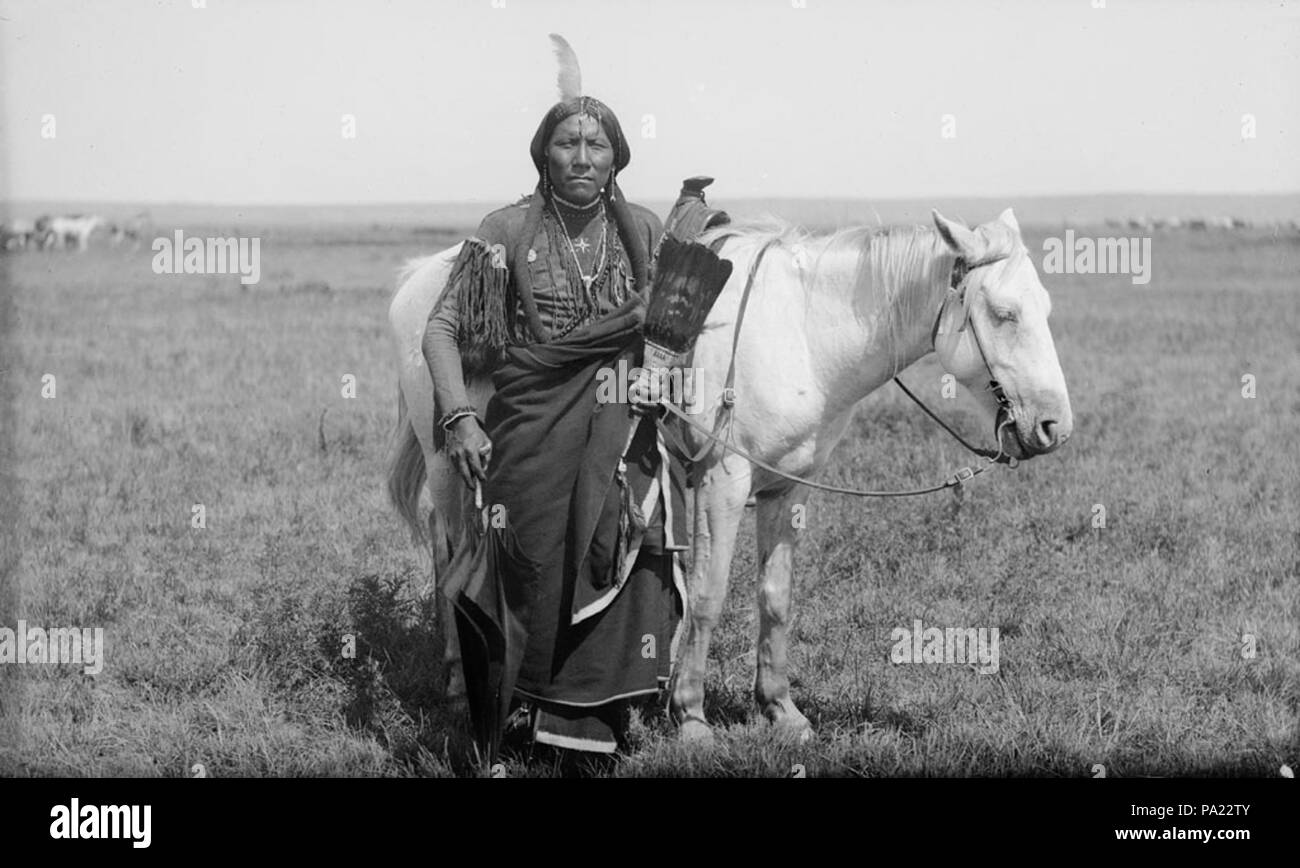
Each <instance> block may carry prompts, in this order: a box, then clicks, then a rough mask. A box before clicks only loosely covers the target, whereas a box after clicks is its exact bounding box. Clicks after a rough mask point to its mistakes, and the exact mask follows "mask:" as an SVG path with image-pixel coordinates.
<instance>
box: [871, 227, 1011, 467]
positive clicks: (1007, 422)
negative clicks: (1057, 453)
mask: <svg viewBox="0 0 1300 868" xmlns="http://www.w3.org/2000/svg"><path fill="white" fill-rule="evenodd" d="M1010 256H1011V254H1010V253H997V254H993V255H990V256H986V257H984V258H983V259H979V260H976V261H975V262H967V261H966V260H965V259H963V258H961V257H958V258H957V259H956V261H954V262H953V264H952V277H951V279H950V280H949V281H948V289H947V291H946V292H945V294H944V299H943V303H942V304H941V305H939V312H938V313H937V314H935V317H934V325H933V326H932V327H931V328H930V346H931V348H934V349H937V348H938V345H937V341H938V338H939V324H940V323H941V322H942V321H943V316H944V314H945V313H946V312H947V310H948V305H950V304H954V303H955V304H961V305H963V306H965V307H966V315H965V316H964V317H962V322H961V326H960V327H959V328H958V329H957V331H958V332H959V333H960V332H964V331H966V329H967V328H969V329H970V333H971V337H972V338H973V339H974V341H975V349H977V350H979V354H980V361H982V362H983V363H984V369H985V370H986V371H988V372H989V384H988V386H986V387H985V388H986V389H987V390H988V391H990V392H992V393H993V398H994V400H996V401H997V403H998V409H999V410H1001V411H1002V413H1003V414H1004V418H1003V420H1002V422H1000V423H999V424H998V427H997V431H996V433H995V436H996V438H997V441H998V448H997V449H987V448H985V447H982V446H973V445H971V444H970V443H968V442H966V439H965V438H964V437H962V436H961V435H960V434H958V433H957V432H956V431H954V430H953V429H952V428H950V427H949V426H948V424H947V423H946V422H944V421H943V420H942V419H940V418H939V417H938V416H937V415H935V413H934V412H933V411H932V410H931V409H930V408H929V407H927V406H925V403H924V402H923V401H922V400H921V399H920V398H918V397H916V395H914V394H912V390H911V389H909V388H907V386H905V385H903V381H902V380H900V379H899V378H898V376H897V375H895V376H894V383H895V384H896V385H897V386H898V388H900V389H902V390H903V394H904V395H907V397H909V398H911V399H912V400H913V401H914V402H915V403H916V405H917V406H918V407H920V408H921V409H922V410H924V411H925V414H926V415H927V416H929V417H930V418H931V419H933V420H934V421H935V422H937V423H939V427H941V428H943V430H945V431H947V432H948V433H949V434H951V435H952V436H953V438H954V439H955V440H956V441H957V442H958V443H960V444H961V445H962V446H965V447H966V448H967V449H968V450H970V451H971V452H973V453H975V454H976V455H979V456H980V457H982V458H987V459H989V460H990V461H993V462H996V463H998V464H1006V465H1007V466H1008V467H1012V468H1014V467H1015V466H1016V464H1017V463H1018V462H1017V461H1016V459H1014V458H1012V457H1011V456H1010V455H1007V454H1006V453H1005V452H1003V451H1002V431H1003V429H1005V428H1007V427H1008V426H1012V425H1014V424H1015V412H1014V410H1013V408H1012V406H1011V399H1010V398H1008V397H1007V393H1006V390H1004V389H1003V388H1002V384H1001V383H999V382H998V380H997V377H995V376H994V375H993V366H992V365H990V364H989V358H988V356H987V355H985V353H984V344H983V342H981V341H980V333H979V329H977V328H975V323H974V322H973V321H972V320H971V317H970V306H969V305H967V303H966V292H967V283H968V282H969V279H970V275H971V273H972V272H974V271H975V270H976V269H979V268H983V267H984V266H986V265H993V264H994V263H996V262H1002V261H1003V260H1004V259H1007V258H1009V257H1010ZM1013 431H1014V429H1013Z"/></svg>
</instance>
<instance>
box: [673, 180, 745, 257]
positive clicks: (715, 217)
mask: <svg viewBox="0 0 1300 868" xmlns="http://www.w3.org/2000/svg"><path fill="white" fill-rule="evenodd" d="M712 183H713V179H712V178H709V177H706V176H704V175H696V176H695V177H693V178H687V179H686V180H685V181H683V182H682V192H681V193H680V194H679V195H678V196H677V201H676V202H674V203H673V209H672V211H670V212H669V213H668V222H667V224H665V225H664V235H671V236H672V237H673V238H676V239H677V240H678V241H684V242H691V241H694V240H695V239H696V238H698V237H699V236H700V234H701V233H703V232H704V230H706V229H712V228H713V227H714V226H722V225H723V224H726V223H730V222H731V217H729V216H728V215H727V212H726V211H719V210H718V209H717V208H710V207H709V205H708V203H707V202H705V201H704V188H705V187H707V186H709V185H710V184H712Z"/></svg>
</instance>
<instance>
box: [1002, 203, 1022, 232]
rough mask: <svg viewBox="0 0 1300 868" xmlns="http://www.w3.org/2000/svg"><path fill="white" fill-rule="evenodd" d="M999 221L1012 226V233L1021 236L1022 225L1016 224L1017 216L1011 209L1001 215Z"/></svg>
mask: <svg viewBox="0 0 1300 868" xmlns="http://www.w3.org/2000/svg"><path fill="white" fill-rule="evenodd" d="M998 219H999V220H1001V221H1002V222H1003V223H1005V224H1006V225H1008V226H1010V227H1011V231H1012V232H1014V233H1016V234H1017V235H1019V234H1020V224H1019V223H1017V222H1016V215H1015V214H1014V213H1013V212H1012V210H1011V209H1010V208H1008V209H1007V210H1005V211H1003V212H1002V213H1001V214H999V215H998Z"/></svg>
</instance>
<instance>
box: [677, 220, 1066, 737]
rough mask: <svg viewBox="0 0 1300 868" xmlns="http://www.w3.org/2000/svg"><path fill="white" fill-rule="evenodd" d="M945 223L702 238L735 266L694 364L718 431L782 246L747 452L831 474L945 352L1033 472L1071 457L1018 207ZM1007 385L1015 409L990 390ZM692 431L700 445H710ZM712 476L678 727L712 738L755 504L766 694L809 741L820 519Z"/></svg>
mask: <svg viewBox="0 0 1300 868" xmlns="http://www.w3.org/2000/svg"><path fill="white" fill-rule="evenodd" d="M933 216H934V222H935V229H929V228H915V229H895V230H890V231H883V232H874V231H871V230H861V229H860V230H846V231H841V232H838V233H835V234H834V235H831V236H824V237H812V236H808V235H805V234H802V233H797V232H793V231H790V230H788V229H777V230H775V231H773V230H770V229H769V230H764V229H762V228H756V227H748V228H745V227H740V228H735V227H725V226H724V227H721V228H719V229H716V230H713V231H711V232H710V233H708V234H706V235H705V236H704V237H703V238H701V241H704V242H710V241H712V240H714V239H723V238H725V241H724V242H723V246H722V248H721V253H720V255H721V256H723V257H724V258H727V259H730V260H731V261H732V263H733V265H734V270H733V272H732V278H731V281H730V282H729V283H728V285H727V287H726V288H725V289H724V290H723V293H722V295H721V297H720V298H719V300H718V302H717V304H716V305H715V306H714V308H713V311H712V313H711V314H710V316H709V319H708V321H707V322H706V324H705V331H704V334H703V335H702V336H701V337H700V339H699V342H698V343H697V345H696V350H695V357H694V359H693V361H692V365H693V366H694V367H695V368H697V369H699V370H702V371H703V372H704V376H703V377H700V378H699V379H700V380H701V381H702V385H701V386H699V387H698V389H697V391H698V393H699V398H700V400H701V402H702V406H703V407H704V408H705V410H706V412H705V413H704V418H706V419H709V418H712V414H713V413H714V412H716V408H718V407H719V406H720V405H721V401H722V390H723V386H724V379H725V374H724V373H723V372H725V371H726V370H727V369H728V366H729V364H730V363H731V354H732V342H733V336H734V334H735V327H736V319H737V312H738V309H739V307H740V298H741V294H742V289H743V284H744V281H745V279H746V273H747V272H748V271H749V269H750V264H751V262H752V261H753V259H754V257H755V256H756V254H757V253H758V252H759V250H760V249H762V248H763V247H765V246H768V245H771V246H770V247H769V249H768V250H767V252H766V254H765V257H764V259H763V262H762V265H761V268H760V270H759V272H758V273H757V275H756V276H755V279H754V285H753V288H752V291H751V297H750V300H749V304H748V307H747V310H746V313H745V317H744V320H743V324H742V327H741V330H740V336H739V341H738V343H737V345H736V351H735V383H734V389H735V392H734V394H735V406H734V411H733V413H734V417H733V421H732V432H733V435H732V436H733V442H734V443H735V444H736V445H737V446H738V447H740V448H741V449H743V450H744V451H745V452H747V453H749V454H750V455H752V456H753V457H754V458H757V459H759V460H760V461H762V462H763V463H765V464H768V465H770V466H774V467H775V468H777V469H778V470H780V471H783V472H785V473H788V474H790V475H793V476H797V477H800V478H803V479H807V478H809V477H811V476H813V475H815V474H816V473H817V472H818V471H819V470H820V469H822V468H823V467H825V465H826V463H827V462H828V460H829V459H830V455H831V450H832V449H833V448H834V446H835V444H836V443H838V442H839V440H840V438H841V437H842V436H843V434H844V432H845V430H846V429H847V427H848V425H849V422H850V420H851V419H852V416H853V411H854V408H855V406H856V405H857V404H858V402H859V401H861V400H862V399H863V398H865V397H866V396H867V395H868V394H870V393H871V392H873V391H875V390H876V389H877V388H879V387H880V386H881V385H883V384H884V383H886V382H888V381H889V380H890V379H891V378H892V377H893V376H894V375H895V374H896V373H898V372H900V371H902V370H903V369H905V368H907V367H908V366H909V365H911V364H913V363H914V362H916V361H918V360H919V359H921V358H922V357H924V356H926V355H928V354H929V353H930V352H931V351H937V352H938V356H939V361H940V363H941V364H942V366H943V367H944V369H945V370H946V371H948V372H949V373H951V374H953V375H954V377H956V379H957V380H958V381H959V382H961V383H962V384H963V385H964V386H966V387H967V388H968V389H969V390H970V391H971V392H972V393H973V394H974V395H975V396H976V397H977V398H978V399H979V400H980V403H981V406H982V407H983V409H984V410H985V412H986V413H987V414H988V415H989V417H990V418H991V419H992V420H993V423H994V427H995V430H996V431H997V432H998V436H999V437H1000V438H1001V446H1002V448H1003V451H1004V452H1006V453H1007V454H1008V455H1010V456H1012V457H1014V458H1018V459H1023V458H1029V457H1032V456H1034V455H1040V454H1044V453H1047V452H1051V451H1052V450H1054V449H1056V448H1057V447H1058V446H1060V445H1061V444H1062V443H1063V442H1065V440H1066V439H1067V438H1068V437H1069V436H1070V433H1071V430H1072V428H1073V416H1072V413H1071V410H1070V401H1069V397H1068V395H1067V392H1066V386H1065V378H1064V376H1063V375H1062V373H1061V367H1060V364H1059V362H1058V361H1057V358H1056V348H1055V346H1054V344H1053V342H1052V336H1051V332H1050V330H1049V329H1048V325H1047V316H1048V313H1049V311H1050V309H1051V302H1050V300H1049V298H1048V296H1047V292H1046V291H1045V290H1044V289H1043V286H1042V284H1041V283H1040V282H1039V279H1038V274H1037V272H1036V271H1035V269H1034V265H1033V262H1032V260H1031V258H1030V256H1029V254H1028V251H1027V250H1026V249H1025V246H1024V242H1023V241H1022V240H1021V238H1020V227H1019V226H1018V225H1017V223H1016V219H1015V215H1014V214H1013V213H1012V212H1011V210H1010V209H1007V210H1006V211H1004V212H1003V213H1002V215H1001V216H1000V217H999V218H998V219H997V220H996V221H993V222H990V223H987V224H984V225H982V226H979V227H978V228H976V229H974V230H971V229H967V228H966V227H964V226H961V225H959V224H956V223H953V222H951V221H949V220H947V219H945V218H944V217H942V216H941V215H940V214H939V213H938V212H934V215H933ZM936 230H937V231H936ZM959 262H960V265H958V263H959ZM955 267H956V268H957V271H956V273H955V274H954V268H955ZM967 269H969V271H967ZM963 275H964V276H963ZM954 277H956V278H957V287H955V288H954V287H952V282H953V278H954ZM986 360H987V361H986ZM991 380H996V381H997V383H999V384H1000V386H1001V392H1002V393H1003V394H1004V395H1005V400H1006V403H1005V405H1002V404H999V402H998V399H997V397H996V393H995V392H994V391H992V390H990V389H989V388H987V387H988V384H989V382H990V381H991ZM688 432H689V436H688V439H689V440H691V441H692V442H693V444H694V446H695V447H699V446H702V445H704V444H705V443H706V442H707V440H706V439H705V438H703V437H702V436H700V435H699V434H697V433H696V432H695V431H694V430H693V429H688ZM697 472H699V473H700V479H699V481H698V482H697V483H696V487H695V489H694V490H695V510H694V535H693V540H692V548H693V552H694V559H693V564H692V572H691V579H690V582H689V583H688V585H687V588H688V593H689V595H690V599H689V613H688V618H689V623H688V625H687V633H686V637H685V639H684V640H683V643H682V646H681V649H680V650H679V653H678V657H677V660H676V661H675V667H674V682H673V688H672V698H671V709H672V713H673V716H674V718H675V719H676V720H677V721H678V723H679V725H680V726H681V734H682V737H683V738H685V739H688V740H691V739H701V740H707V739H709V738H711V731H710V729H709V727H708V724H707V722H706V721H705V717H704V677H705V665H706V661H707V658H708V650H709V640H710V637H711V635H712V632H713V629H714V627H715V626H716V625H717V623H718V618H719V616H720V615H721V613H722V606H723V602H724V599H725V597H726V593H727V578H728V572H729V570H730V566H731V557H732V552H733V549H734V546H735V540H736V532H737V529H738V527H739V524H740V518H741V515H742V513H743V511H744V506H745V500H746V498H747V497H748V496H749V495H750V494H751V492H752V493H753V494H755V495H756V497H757V506H758V515H757V525H756V531H757V532H756V536H757V543H758V562H759V569H760V571H761V575H760V579H759V583H758V586H759V590H758V610H759V635H758V648H757V667H756V668H757V671H756V675H755V682H754V695H755V699H756V700H757V702H758V705H759V707H760V708H761V709H762V710H763V712H764V713H765V715H766V716H767V717H768V719H769V720H771V721H772V722H773V723H776V724H778V725H782V726H785V727H789V728H791V729H792V730H795V731H797V732H798V733H799V734H800V735H802V736H803V737H808V736H810V735H811V727H810V725H809V723H808V720H807V718H805V717H804V715H803V714H802V713H801V712H800V711H799V709H798V708H797V707H796V706H795V703H794V701H793V700H792V699H791V697H790V682H789V678H788V675H787V660H788V655H789V643H788V637H787V628H788V624H789V619H790V605H791V599H790V598H791V594H790V589H791V583H792V575H791V573H792V568H793V563H794V553H795V547H796V544H797V541H798V531H797V530H796V528H795V522H793V521H791V516H792V515H793V514H794V512H793V510H794V508H795V507H796V506H799V505H802V504H806V502H807V498H808V488H807V487H806V486H804V485H802V484H796V483H792V482H791V481H789V480H787V479H785V478H782V477H780V476H777V475H775V474H773V473H770V472H768V471H766V470H763V469H761V468H757V467H755V466H754V465H753V464H751V463H750V461H748V460H747V459H744V458H742V457H740V456H739V455H737V454H735V453H733V452H727V451H723V450H721V449H715V450H714V451H713V452H712V453H711V455H710V456H709V458H707V459H705V462H704V463H703V466H702V467H701V468H698V469H697Z"/></svg>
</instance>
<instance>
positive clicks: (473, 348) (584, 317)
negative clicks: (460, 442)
mask: <svg viewBox="0 0 1300 868" xmlns="http://www.w3.org/2000/svg"><path fill="white" fill-rule="evenodd" d="M529 207H530V206H529V199H528V198H527V197H525V198H523V199H521V200H519V201H518V202H516V203H515V204H513V205H509V206H507V207H505V208H501V209H499V210H496V211H493V212H492V213H491V214H489V215H487V217H485V218H484V219H483V222H482V224H481V225H480V226H479V228H478V231H477V232H476V233H475V234H474V236H473V237H471V238H470V239H468V240H467V241H466V242H465V244H464V246H463V247H462V248H461V252H460V256H459V257H458V258H457V260H456V263H455V265H454V266H453V267H452V271H451V276H450V278H449V280H448V285H447V288H446V290H445V291H444V292H443V294H442V296H441V297H440V298H439V300H438V303H437V305H435V306H434V309H433V311H432V313H431V314H430V315H429V323H428V328H427V329H426V330H425V335H424V355H425V358H427V359H428V360H429V361H430V367H431V370H432V374H433V382H434V395H435V398H436V402H437V405H438V407H437V410H436V415H435V418H441V416H442V414H444V413H446V412H447V411H448V410H450V409H452V408H454V407H465V406H468V405H469V404H470V401H469V397H468V394H467V393H466V390H465V377H467V376H474V375H481V374H488V373H490V372H491V370H492V369H493V368H494V367H495V365H496V363H497V362H498V361H499V355H500V350H499V348H501V347H504V346H505V345H518V344H531V343H534V342H535V341H536V338H535V337H534V336H533V335H532V334H531V333H530V331H529V328H528V319H527V317H526V315H525V313H524V309H523V305H522V304H521V303H520V300H519V297H518V294H517V292H516V290H515V286H514V283H515V282H514V280H513V279H512V278H511V276H510V270H509V267H508V263H509V258H510V252H511V251H512V250H513V249H514V248H515V245H517V244H518V243H519V240H520V236H521V235H522V234H523V232H524V222H525V218H526V216H527V210H528V208H529ZM627 207H628V209H629V211H630V212H631V214H632V217H633V219H634V221H635V223H636V228H637V231H639V232H641V233H643V237H644V239H645V243H646V249H647V250H654V249H655V246H656V245H657V244H658V243H659V238H660V236H662V235H663V224H662V223H661V222H660V221H659V218H658V217H657V216H655V214H654V212H652V211H650V210H649V209H648V208H643V207H641V206H640V205H636V204H633V203H631V202H629V203H627ZM599 215H600V212H599V210H597V211H595V212H594V213H593V216H592V217H591V223H590V224H588V225H589V227H590V229H589V230H588V231H587V232H586V234H587V235H589V236H590V235H593V234H594V235H596V236H598V235H599V228H598V227H599V220H600V216H599ZM608 219H609V229H608V232H607V235H606V244H607V245H608V250H607V253H606V256H605V265H604V268H602V269H601V271H600V273H599V274H597V275H596V277H595V279H594V280H593V282H592V285H591V289H590V292H586V291H584V288H583V282H582V279H581V277H580V275H579V273H578V270H577V264H576V263H575V262H574V260H573V256H572V254H571V253H570V251H569V248H568V242H566V241H565V229H564V227H563V226H562V225H560V224H559V220H558V219H557V218H556V216H555V214H554V213H553V212H551V211H550V209H549V208H548V209H547V211H546V213H545V214H544V215H543V218H542V226H543V228H542V230H541V231H539V232H538V233H537V236H536V237H535V238H534V239H532V242H531V244H532V246H531V250H530V253H529V255H528V260H529V261H528V268H529V269H530V270H531V276H532V283H533V298H534V299H535V301H536V305H537V312H538V316H539V317H540V319H541V322H542V326H543V328H544V329H545V330H546V331H547V333H548V337H547V340H554V339H555V338H558V337H563V336H564V335H566V334H568V333H569V332H571V331H573V330H574V329H576V328H579V327H581V326H583V325H586V324H587V323H589V322H591V321H592V320H595V319H599V318H600V317H602V316H605V315H606V314H608V313H610V312H611V311H613V310H615V309H617V308H618V307H619V306H620V305H622V304H623V303H624V302H626V301H627V299H628V297H629V295H630V294H631V293H632V292H633V291H636V292H641V293H642V294H643V295H644V294H645V292H646V288H645V287H636V286H634V285H633V284H634V283H635V281H634V280H633V277H632V267H631V264H630V262H629V259H628V256H627V252H626V251H625V250H624V249H623V244H622V241H621V240H620V239H619V233H618V230H617V228H616V226H615V224H614V219H613V215H612V214H611V215H609V218H608ZM593 230H594V232H593ZM592 243H594V240H593V242H592ZM438 433H439V434H441V432H438Z"/></svg>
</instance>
